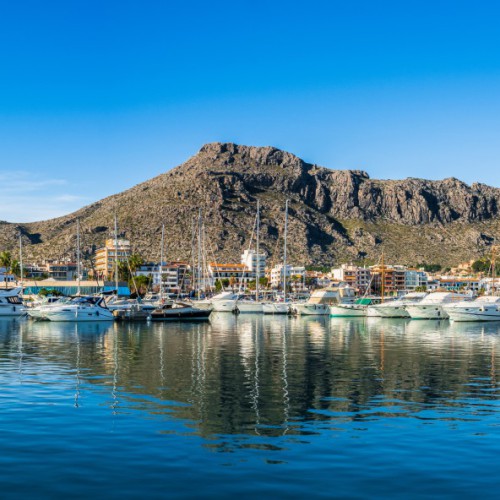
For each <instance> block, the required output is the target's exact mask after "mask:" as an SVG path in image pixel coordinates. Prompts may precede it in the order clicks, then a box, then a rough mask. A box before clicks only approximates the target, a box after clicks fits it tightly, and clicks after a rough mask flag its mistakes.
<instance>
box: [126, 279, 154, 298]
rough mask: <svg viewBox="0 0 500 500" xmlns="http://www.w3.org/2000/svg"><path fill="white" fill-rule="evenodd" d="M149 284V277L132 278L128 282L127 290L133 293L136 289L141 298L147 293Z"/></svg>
mask: <svg viewBox="0 0 500 500" xmlns="http://www.w3.org/2000/svg"><path fill="white" fill-rule="evenodd" d="M150 284H151V277H150V276H144V275H141V276H134V278H133V279H131V280H130V281H129V288H130V290H133V291H134V292H135V291H136V287H137V292H138V293H139V295H141V296H142V295H145V294H146V293H147V291H148V288H149V285H150Z"/></svg>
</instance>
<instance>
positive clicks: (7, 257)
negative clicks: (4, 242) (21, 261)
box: [0, 251, 12, 269]
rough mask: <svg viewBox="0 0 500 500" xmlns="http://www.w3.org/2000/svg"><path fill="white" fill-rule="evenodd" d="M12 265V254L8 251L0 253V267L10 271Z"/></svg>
mask: <svg viewBox="0 0 500 500" xmlns="http://www.w3.org/2000/svg"><path fill="white" fill-rule="evenodd" d="M11 264H12V254H11V253H10V252H8V251H4V252H0V267H5V268H6V269H10V266H11Z"/></svg>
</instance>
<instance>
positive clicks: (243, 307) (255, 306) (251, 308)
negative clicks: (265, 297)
mask: <svg viewBox="0 0 500 500" xmlns="http://www.w3.org/2000/svg"><path fill="white" fill-rule="evenodd" d="M236 308H237V309H238V312H239V313H253V314H262V313H263V312H264V310H263V307H262V304H260V303H259V302H250V301H249V302H237V304H236Z"/></svg>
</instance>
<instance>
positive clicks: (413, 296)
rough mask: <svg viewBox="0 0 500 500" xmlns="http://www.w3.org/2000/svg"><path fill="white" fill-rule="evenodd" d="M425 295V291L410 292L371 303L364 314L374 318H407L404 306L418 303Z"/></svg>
mask: <svg viewBox="0 0 500 500" xmlns="http://www.w3.org/2000/svg"><path fill="white" fill-rule="evenodd" d="M427 295H428V293H426V292H410V293H407V294H406V295H404V296H403V297H401V298H399V299H396V300H390V301H387V302H383V303H381V304H373V305H370V306H368V308H367V310H366V315H367V316H368V317H375V318H409V317H410V315H409V314H408V312H407V311H406V306H409V305H412V304H418V303H419V302H421V301H422V300H423V299H424V298H425V297H427Z"/></svg>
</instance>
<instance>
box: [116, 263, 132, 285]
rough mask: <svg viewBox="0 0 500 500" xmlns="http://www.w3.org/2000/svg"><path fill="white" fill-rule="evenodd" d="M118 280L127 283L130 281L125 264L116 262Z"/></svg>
mask: <svg viewBox="0 0 500 500" xmlns="http://www.w3.org/2000/svg"><path fill="white" fill-rule="evenodd" d="M118 279H119V280H120V281H128V280H129V279H130V271H129V269H128V265H127V263H126V262H118Z"/></svg>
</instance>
